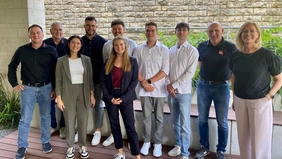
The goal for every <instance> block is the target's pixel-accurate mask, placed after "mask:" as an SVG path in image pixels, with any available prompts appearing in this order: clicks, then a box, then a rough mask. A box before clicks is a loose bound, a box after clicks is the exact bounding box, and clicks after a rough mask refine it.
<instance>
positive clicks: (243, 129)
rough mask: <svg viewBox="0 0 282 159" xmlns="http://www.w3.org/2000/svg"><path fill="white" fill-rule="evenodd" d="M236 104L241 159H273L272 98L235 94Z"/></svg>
mask: <svg viewBox="0 0 282 159" xmlns="http://www.w3.org/2000/svg"><path fill="white" fill-rule="evenodd" d="M234 106H235V112H236V120H237V131H238V140H239V147H240V157H241V159H271V144H272V143H271V140H272V128H273V112H272V100H270V101H268V100H267V99H266V98H260V99H254V100H248V99H241V98H238V97H236V96H235V98H234Z"/></svg>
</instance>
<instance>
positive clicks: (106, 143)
mask: <svg viewBox="0 0 282 159" xmlns="http://www.w3.org/2000/svg"><path fill="white" fill-rule="evenodd" d="M114 142H115V141H114V137H113V134H111V135H110V136H109V137H108V138H107V139H106V140H105V141H104V142H103V146H110V145H111V144H113V143H114Z"/></svg>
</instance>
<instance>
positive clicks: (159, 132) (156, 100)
mask: <svg viewBox="0 0 282 159" xmlns="http://www.w3.org/2000/svg"><path fill="white" fill-rule="evenodd" d="M140 101H141V106H142V112H143V117H144V120H143V129H144V130H143V133H144V135H143V139H144V142H151V133H152V129H153V132H154V140H153V142H154V143H155V144H161V143H162V137H163V115H164V111H163V110H164V102H165V97H140ZM152 110H154V117H155V125H152Z"/></svg>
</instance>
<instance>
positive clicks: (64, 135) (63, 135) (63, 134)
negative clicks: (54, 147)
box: [59, 127, 66, 139]
mask: <svg viewBox="0 0 282 159" xmlns="http://www.w3.org/2000/svg"><path fill="white" fill-rule="evenodd" d="M59 137H60V138H61V139H65V138H66V128H65V127H61V129H60V135H59Z"/></svg>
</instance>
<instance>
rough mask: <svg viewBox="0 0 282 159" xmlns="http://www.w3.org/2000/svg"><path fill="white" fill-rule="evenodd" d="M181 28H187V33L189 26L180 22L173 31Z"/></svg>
mask: <svg viewBox="0 0 282 159" xmlns="http://www.w3.org/2000/svg"><path fill="white" fill-rule="evenodd" d="M181 28H187V29H188V31H189V30H190V27H189V24H187V23H185V22H180V23H178V24H177V25H176V27H175V30H177V29H181Z"/></svg>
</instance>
